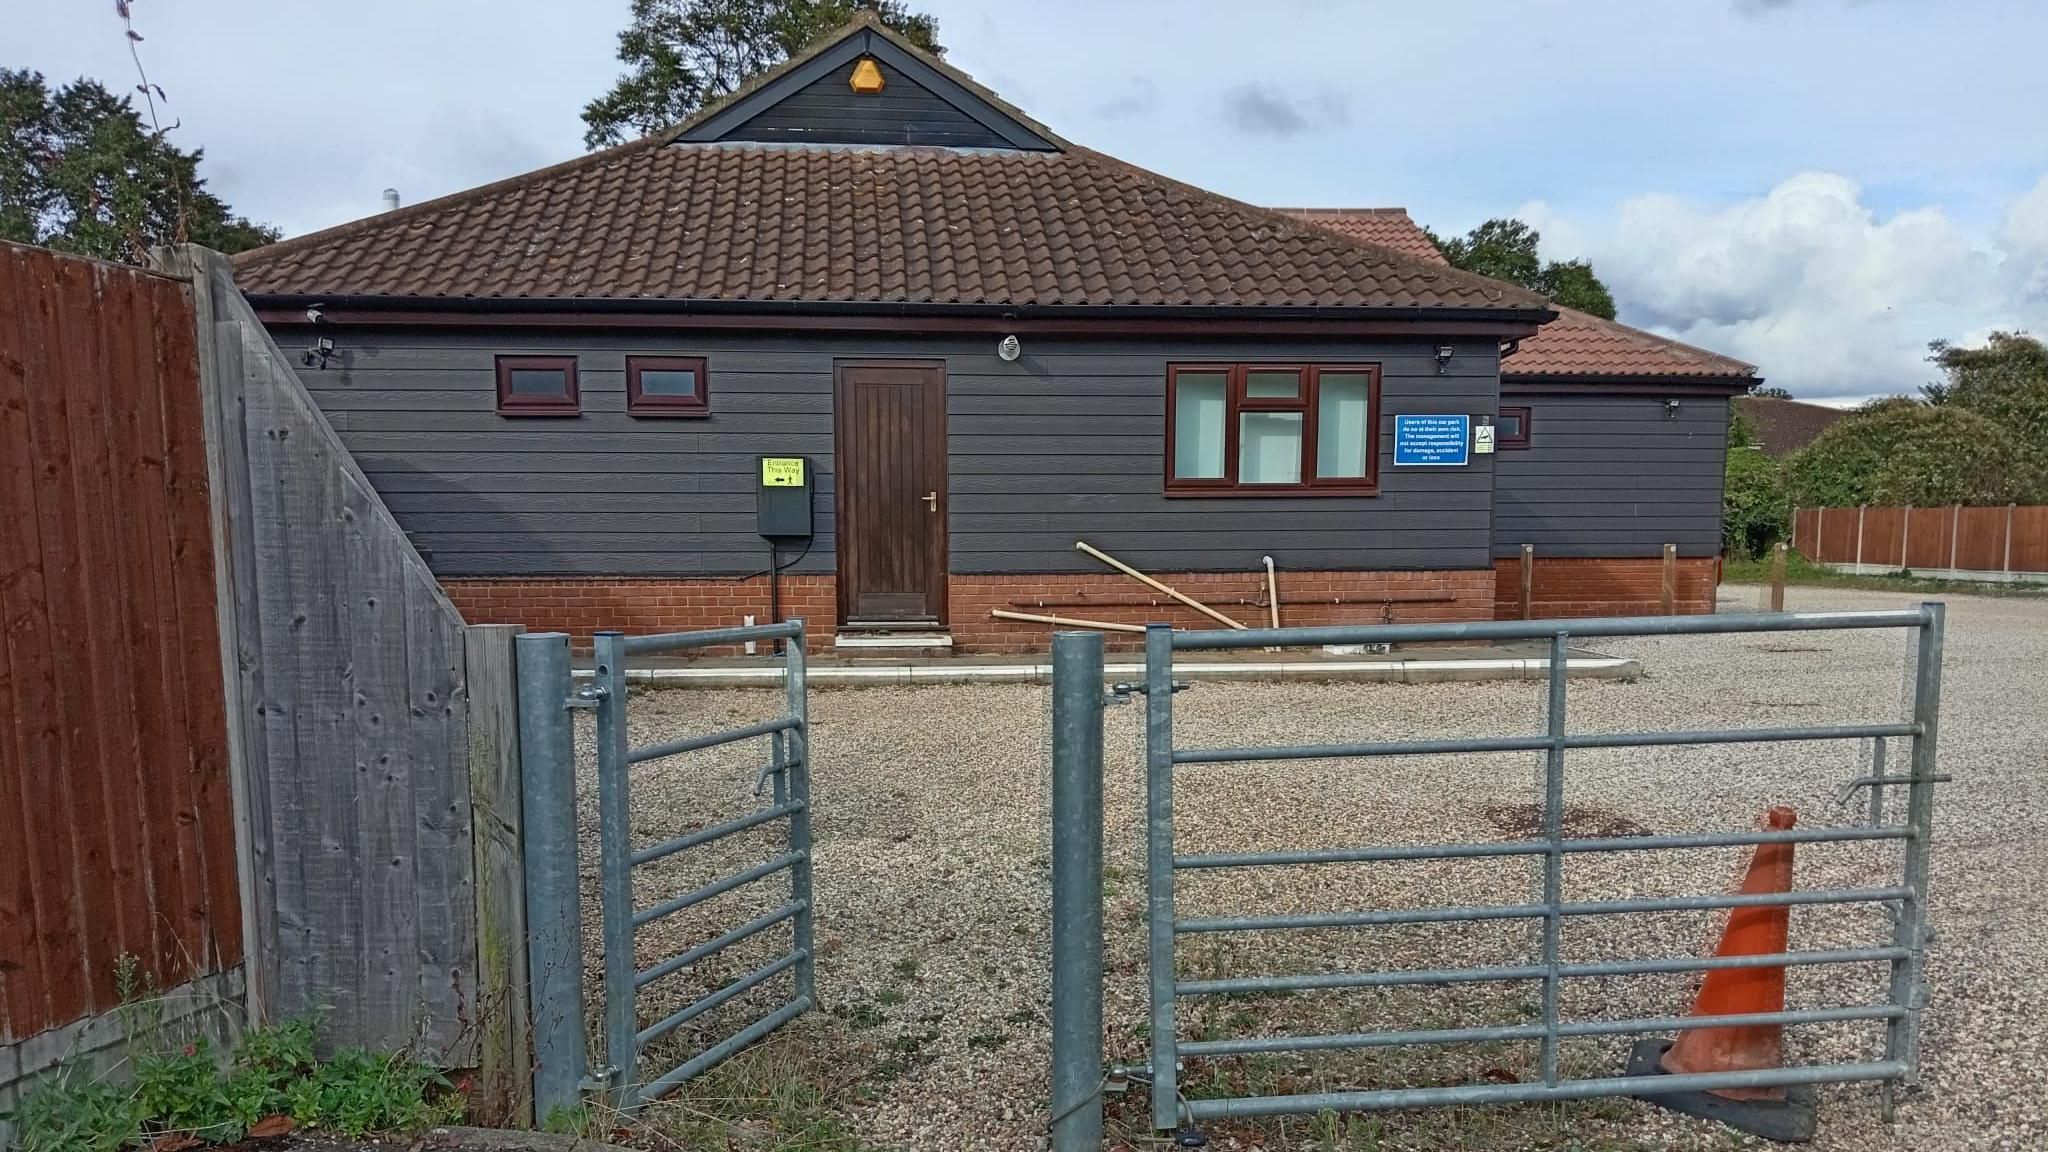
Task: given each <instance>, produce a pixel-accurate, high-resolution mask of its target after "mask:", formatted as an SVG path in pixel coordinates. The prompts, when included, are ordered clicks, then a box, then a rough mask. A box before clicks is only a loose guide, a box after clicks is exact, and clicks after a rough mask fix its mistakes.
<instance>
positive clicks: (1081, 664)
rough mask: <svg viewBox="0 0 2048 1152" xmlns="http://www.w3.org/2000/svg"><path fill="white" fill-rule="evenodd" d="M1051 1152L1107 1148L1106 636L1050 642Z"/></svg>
mask: <svg viewBox="0 0 2048 1152" xmlns="http://www.w3.org/2000/svg"><path fill="white" fill-rule="evenodd" d="M1052 685H1053V687H1052V1147H1053V1152H1100V1149H1101V1148H1102V633H1100V632H1060V633H1056V634H1055V635H1054V636H1053V638H1052Z"/></svg>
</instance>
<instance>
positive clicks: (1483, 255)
mask: <svg viewBox="0 0 2048 1152" xmlns="http://www.w3.org/2000/svg"><path fill="white" fill-rule="evenodd" d="M1424 231H1425V232H1427V231H1428V230H1427V229H1425V230H1424ZM1428 235H1429V239H1430V242H1431V243H1433V244H1435V245H1436V246H1437V249H1438V250H1439V251H1441V252H1442V253H1443V254H1444V259H1446V260H1448V261H1450V262H1451V266H1452V267H1453V268H1462V269H1464V270H1465V271H1467V272H1477V273H1478V274H1479V275H1481V276H1491V277H1493V278H1494V279H1495V280H1506V281H1507V282H1509V283H1510V284H1520V285H1521V286H1522V287H1524V288H1527V289H1529V290H1530V291H1532V292H1541V293H1543V294H1544V295H1545V296H1548V297H1550V299H1552V300H1553V301H1556V302H1557V303H1559V304H1562V305H1564V306H1565V307H1567V308H1576V309H1578V310H1579V311H1581V312H1590V313H1592V314H1593V315H1595V316H1598V317H1600V318H1602V319H1604V320H1612V319H1614V294H1613V293H1612V292H1609V291H1608V290H1607V285H1605V284H1602V283H1601V282H1600V278H1599V277H1598V276H1596V275H1594V274H1593V266H1592V265H1591V264H1589V263H1587V262H1586V261H1584V260H1552V261H1549V262H1547V263H1546V262H1545V261H1544V259H1543V257H1542V256H1540V255H1539V254H1538V252H1537V246H1538V245H1539V243H1540V242H1541V241H1542V239H1543V234H1542V233H1540V232H1538V231H1536V229H1534V228H1531V227H1529V226H1528V225H1527V224H1524V223H1522V222H1521V221H1520V220H1512V219H1506V218H1495V219H1492V220H1488V221H1487V222H1486V223H1484V224H1481V225H1480V226H1479V227H1477V228H1474V229H1473V230H1472V231H1470V232H1467V233H1466V234H1465V235H1463V236H1453V237H1451V238H1449V239H1445V238H1443V237H1440V236H1438V235H1437V234H1436V233H1434V232H1428Z"/></svg>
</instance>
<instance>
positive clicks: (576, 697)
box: [562, 684, 607, 711]
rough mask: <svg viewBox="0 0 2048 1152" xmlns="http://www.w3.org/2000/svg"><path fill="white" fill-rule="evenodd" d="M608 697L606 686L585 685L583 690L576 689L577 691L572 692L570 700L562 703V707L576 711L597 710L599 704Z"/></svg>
mask: <svg viewBox="0 0 2048 1152" xmlns="http://www.w3.org/2000/svg"><path fill="white" fill-rule="evenodd" d="M606 695H607V690H606V688H605V686H604V685H602V684H585V685H583V686H582V687H581V688H578V689H576V691H574V692H571V693H570V694H569V698H568V699H567V700H564V701H562V707H564V708H568V709H571V710H574V711H582V710H588V709H592V708H596V707H597V705H598V702H599V701H601V700H603V699H604V698H605V696H606Z"/></svg>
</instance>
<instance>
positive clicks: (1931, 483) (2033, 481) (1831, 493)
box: [1785, 396, 2048, 508]
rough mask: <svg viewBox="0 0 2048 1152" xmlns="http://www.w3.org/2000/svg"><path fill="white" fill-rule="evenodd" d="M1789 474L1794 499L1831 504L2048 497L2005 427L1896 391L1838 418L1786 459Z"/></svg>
mask: <svg viewBox="0 0 2048 1152" xmlns="http://www.w3.org/2000/svg"><path fill="white" fill-rule="evenodd" d="M1785 476H1786V483H1785V486H1786V489H1787V493H1788V494H1789V495H1790V496H1791V498H1792V501H1793V503H1795V504H1798V505H1801V506H1812V505H1817V506H1820V507H1825V508H1848V507H1854V506H1856V505H1859V504H1888V505H1896V504H1904V505H1912V506H1917V507H1922V508H1928V507H1939V506H1942V505H1946V504H2004V503H2008V502H2017V503H2022V504H2025V503H2032V502H2034V501H2036V500H2038V499H2041V498H2044V497H2048V490H2044V489H2048V486H2044V484H2043V480H2044V477H2042V476H2041V475H2040V474H2039V473H2038V472H2037V471H2034V470H2033V469H2031V468H2030V467H2029V466H2028V463H2027V461H2026V459H2025V458H2024V455H2023V453H2022V452H2021V451H2020V445H2019V443H2018V438H2017V437H2015V436H2014V435H2013V433H2012V432H2011V431H2010V430H2008V429H2007V428H2006V427H2004V426H2003V425H2001V424H1999V423H1998V422H1997V421H1995V420H1992V419H1991V418H1989V417H1987V416H1985V415H1982V414H1981V413H1977V412H1973V411H1970V410H1969V409H1967V408H1965V407H1962V406H1961V405H1957V404H1925V403H1922V402H1920V401H1918V400H1911V399H1907V398H1905V397H1898V396H1895V397H1891V398H1888V399H1884V400H1876V401H1872V402H1871V403H1869V404H1866V405H1865V406H1863V407H1862V408H1860V409H1858V410H1857V411H1856V412H1855V413H1853V414H1851V415H1849V416H1847V417H1845V418H1843V419H1841V420H1838V421H1836V422H1835V423H1834V424H1833V425H1831V426H1829V427H1828V429H1827V430H1826V431H1824V432H1822V433H1821V434H1820V435H1819V436H1817V437H1815V438H1814V441H1813V443H1811V444H1808V445H1807V446H1806V447H1804V448H1802V449H1800V450H1799V451H1798V452H1796V453H1794V454H1793V455H1792V457H1791V458H1790V459H1789V460H1787V461H1786V473H1785Z"/></svg>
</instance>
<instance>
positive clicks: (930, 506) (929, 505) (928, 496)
mask: <svg viewBox="0 0 2048 1152" xmlns="http://www.w3.org/2000/svg"><path fill="white" fill-rule="evenodd" d="M924 508H925V511H927V512H937V511H938V510H939V493H938V490H937V489H933V490H932V491H930V492H927V493H925V494H924Z"/></svg>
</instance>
